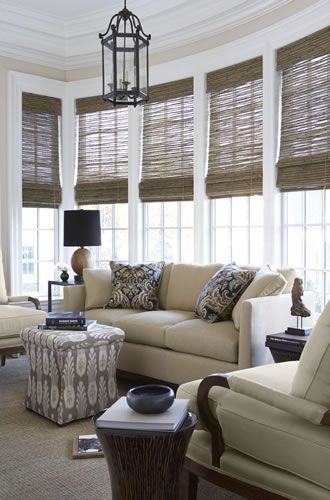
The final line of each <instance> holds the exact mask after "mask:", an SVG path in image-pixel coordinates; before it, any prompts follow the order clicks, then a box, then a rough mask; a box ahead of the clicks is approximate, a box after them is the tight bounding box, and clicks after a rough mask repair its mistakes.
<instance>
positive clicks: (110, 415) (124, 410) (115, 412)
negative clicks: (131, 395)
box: [96, 396, 189, 432]
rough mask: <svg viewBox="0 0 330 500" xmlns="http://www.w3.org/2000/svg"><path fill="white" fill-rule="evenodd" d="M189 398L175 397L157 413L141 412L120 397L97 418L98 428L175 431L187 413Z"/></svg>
mask: <svg viewBox="0 0 330 500" xmlns="http://www.w3.org/2000/svg"><path fill="white" fill-rule="evenodd" d="M188 405H189V399H175V400H174V402H173V404H172V406H171V407H170V408H169V409H168V410H166V411H164V413H158V414H142V413H137V412H136V411H134V410H132V409H131V408H130V407H129V406H128V404H127V401H126V396H123V397H121V398H120V399H118V401H116V402H115V403H114V404H113V405H112V406H110V408H108V409H107V410H105V412H104V413H103V414H102V415H101V416H100V417H99V418H98V419H97V421H96V425H97V427H98V428H111V429H131V430H139V431H169V432H175V431H176V430H177V429H178V428H179V427H180V425H181V424H182V423H183V422H184V420H185V419H186V417H187V415H188Z"/></svg>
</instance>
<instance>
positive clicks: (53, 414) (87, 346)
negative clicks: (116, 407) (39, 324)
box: [21, 325, 124, 425]
mask: <svg viewBox="0 0 330 500" xmlns="http://www.w3.org/2000/svg"><path fill="white" fill-rule="evenodd" d="M21 338H22V340H23V343H24V347H25V350H26V354H27V356H28V358H29V375H28V388H27V395H26V398H25V406H26V408H29V409H30V410H33V411H35V412H36V413H39V414H40V415H43V416H44V417H47V418H49V419H50V420H53V421H54V422H56V423H58V424H59V425H62V424H65V423H67V422H70V421H72V420H78V419H80V418H86V417H90V416H91V415H95V413H97V412H98V411H100V410H102V409H104V408H107V407H108V406H110V405H111V404H112V403H113V402H114V401H115V400H116V399H117V397H118V394H117V384H116V366H117V358H118V354H119V352H120V348H121V346H122V342H123V339H124V332H123V331H122V330H120V329H119V328H113V327H111V326H104V325H97V326H96V327H95V328H93V329H92V330H90V331H87V332H79V333H78V332H71V331H63V330H62V331H57V330H38V329H37V328H25V329H24V330H22V332H21Z"/></svg>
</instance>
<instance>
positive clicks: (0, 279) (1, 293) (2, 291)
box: [0, 248, 8, 304]
mask: <svg viewBox="0 0 330 500" xmlns="http://www.w3.org/2000/svg"><path fill="white" fill-rule="evenodd" d="M7 303H8V296H7V291H6V283H5V275H4V272H3V266H2V252H1V248H0V304H7Z"/></svg>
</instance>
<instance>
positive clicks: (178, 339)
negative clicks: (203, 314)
mask: <svg viewBox="0 0 330 500" xmlns="http://www.w3.org/2000/svg"><path fill="white" fill-rule="evenodd" d="M165 345H166V347H168V348H170V349H173V351H178V352H185V353H189V354H196V355H197V356H206V357H208V358H213V359H218V360H220V361H229V362H230V363H237V359H238V331H237V330H236V329H235V327H234V323H233V322H232V321H222V322H218V323H207V322H206V321H203V320H202V319H191V320H188V321H184V322H183V323H178V324H176V325H173V326H170V327H169V328H167V330H166V334H165Z"/></svg>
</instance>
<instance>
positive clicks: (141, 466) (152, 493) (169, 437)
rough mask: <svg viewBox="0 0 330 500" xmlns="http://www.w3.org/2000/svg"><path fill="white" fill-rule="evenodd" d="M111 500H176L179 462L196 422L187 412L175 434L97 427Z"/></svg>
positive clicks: (184, 453) (181, 462) (180, 466)
mask: <svg viewBox="0 0 330 500" xmlns="http://www.w3.org/2000/svg"><path fill="white" fill-rule="evenodd" d="M101 414H102V412H101V413H98V414H97V415H95V416H94V417H93V424H94V427H95V431H96V434H97V436H98V438H99V440H100V442H101V445H102V449H103V452H104V455H105V458H106V461H107V465H108V469H109V473H110V478H111V487H112V499H113V500H180V488H181V476H182V469H183V462H184V458H185V455H186V451H187V447H188V443H189V439H190V437H191V434H192V432H193V430H194V427H195V425H196V423H197V418H196V416H195V415H194V414H192V413H189V414H188V416H187V418H186V420H185V421H184V423H183V424H182V426H181V427H180V428H179V429H178V430H177V431H175V432H156V431H136V430H122V429H120V430H119V429H111V428H106V429H105V428H102V429H101V428H98V427H97V423H96V421H97V418H98V417H99V416H100V415H101Z"/></svg>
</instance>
